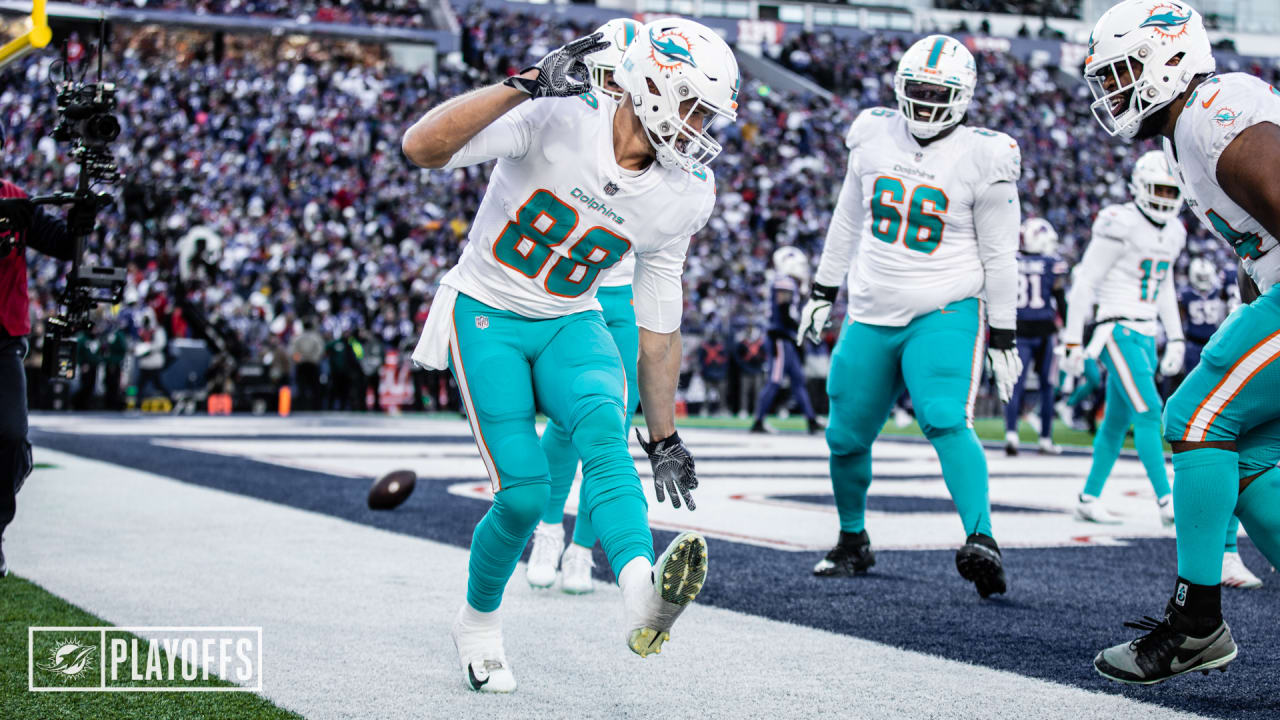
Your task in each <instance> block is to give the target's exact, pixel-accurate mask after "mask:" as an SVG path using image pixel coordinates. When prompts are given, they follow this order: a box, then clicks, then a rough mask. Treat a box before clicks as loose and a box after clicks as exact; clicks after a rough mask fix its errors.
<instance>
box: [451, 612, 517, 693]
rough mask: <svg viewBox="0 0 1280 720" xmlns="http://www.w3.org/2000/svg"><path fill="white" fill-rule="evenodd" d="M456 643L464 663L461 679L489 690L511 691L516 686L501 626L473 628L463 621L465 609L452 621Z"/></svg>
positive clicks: (495, 691) (513, 690)
mask: <svg viewBox="0 0 1280 720" xmlns="http://www.w3.org/2000/svg"><path fill="white" fill-rule="evenodd" d="M450 634H451V635H452V636H453V646H454V647H456V648H457V649H458V662H459V663H461V665H462V683H463V684H464V685H466V686H467V689H469V690H475V691H476V692H487V693H509V692H515V690H516V676H515V675H513V674H512V673H511V665H510V664H509V663H508V662H507V654H506V652H504V651H503V649H502V626H501V625H494V626H493V627H491V628H478V629H477V628H470V627H467V626H466V625H465V624H464V623H463V621H462V613H459V614H458V618H457V619H456V620H454V621H453V631H452V632H451V633H450Z"/></svg>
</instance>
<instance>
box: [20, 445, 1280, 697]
mask: <svg viewBox="0 0 1280 720" xmlns="http://www.w3.org/2000/svg"><path fill="white" fill-rule="evenodd" d="M31 436H32V437H31V439H32V442H33V443H35V444H36V445H37V446H39V447H47V448H52V449H56V450H60V451H63V452H67V453H72V454H75V455H81V456H84V457H88V458H92V459H96V460H102V461H106V462H110V463H115V464H119V465H122V466H126V467H131V468H136V469H139V470H143V471H146V472H151V473H154V474H157V475H161V476H165V477H170V478H173V479H175V480H180V481H183V482H188V483H192V484H195V485H200V486H205V487H210V488H216V489H219V490H224V491H228V492H234V493H237V494H241V495H246V496H249V497H255V498H260V499H263V500H267V501H271V502H276V503H280V504H283V505H288V506H291V507H295V508H299V509H303V510H309V511H312V512H318V513H322V514H325V515H329V516H333V517H339V518H343V519H345V520H349V521H352V522H358V523H362V524H365V525H369V526H373V527H378V528H382V529H385V530H390V531H393V532H399V533H404V534H408V535H413V536H416V537H422V538H426V539H429V540H435V541H439V542H445V543H449V544H451V545H455V546H459V547H464V548H465V547H467V546H469V544H470V541H471V532H472V529H473V528H474V526H475V524H476V522H477V521H479V519H480V517H481V516H482V515H483V514H484V512H485V510H486V509H487V508H488V504H487V503H486V502H481V501H477V500H474V499H470V498H466V497H460V496H456V495H452V494H450V493H449V492H448V491H447V487H448V486H449V485H450V484H452V483H455V482H474V481H475V478H452V479H419V482H418V486H417V489H416V490H415V492H414V494H413V495H412V496H411V497H410V498H409V500H408V501H407V502H406V503H405V504H404V505H403V506H401V507H400V508H398V509H397V510H395V511H394V512H374V511H371V510H369V509H368V508H367V507H366V505H365V494H366V491H367V486H366V485H365V484H364V483H361V482H359V481H353V480H352V479H351V478H344V477H338V476H333V475H328V474H325V473H320V472H312V471H305V470H298V469H293V468H288V467H281V466H278V465H274V464H269V463H262V462H257V461H254V460H251V459H247V458H241V457H229V456H222V455H211V454H206V453H201V452H196V451H192V450H182V449H175V448H168V447H162V446H157V445H152V444H151V443H150V441H149V440H148V439H147V438H144V437H137V436H85V435H79V436H73V435H68V434H62V433H53V432H47V431H38V430H33V431H32V433H31ZM166 439H171V438H166ZM308 439H316V436H308ZM333 439H342V440H362V441H363V440H367V439H368V438H364V437H344V436H341V435H340V434H337V433H335V435H334V436H333ZM450 439H452V438H450ZM417 441H418V442H430V441H431V438H421V439H418V440H417ZM32 480H33V481H37V482H38V481H39V479H38V476H37V477H36V478H33V479H32ZM19 502H21V497H19ZM566 518H567V520H568V522H569V523H572V522H573V518H572V516H566ZM835 534H836V530H835V527H834V525H833V527H832V540H833V541H834V540H835ZM672 537H673V534H672V533H668V532H662V531H658V532H655V540H656V541H657V543H658V544H659V546H662V545H665V544H666V543H667V542H669V541H670V539H671V538H672ZM874 539H875V538H874V532H873V534H872V540H873V542H874ZM961 540H962V538H961V536H960V529H959V527H958V525H957V538H956V542H957V545H958V544H959V542H960V541H961ZM710 542H711V546H712V547H711V554H712V575H711V581H710V582H709V583H708V585H707V587H706V589H705V590H704V591H703V592H702V594H700V595H699V596H698V602H700V603H706V604H710V605H715V606H718V607H722V608H726V609H730V610H735V611H739V612H746V613H751V614H754V615H759V616H762V617H767V618H771V619H775V620H781V621H786V622H791V623H797V624H801V625H806V626H810V627H815V628H821V629H824V630H829V631H832V632H837V633H841V634H846V635H851V636H856V637H861V638H866V639H869V640H874V641H877V642H882V643H886V644H889V645H893V646H896V647H901V648H905V649H909V650H915V651H920V652H927V653H933V654H936V655H940V656H942V657H946V658H949V659H954V660H961V661H965V662H970V663H974V664H979V665H984V666H987V667H992V668H996V669H1000V670H1006V671H1009V672H1014V673H1017V674H1020V675H1026V676H1030V677H1036V678H1041V679H1044V680H1049V681H1053V682H1060V683H1065V684H1070V685H1075V686H1078V687H1082V688H1086V689H1089V690H1095V691H1100V692H1107V693H1115V694H1123V695H1126V696H1128V697H1131V698H1133V699H1137V700H1143V701H1147V702H1153V703H1159V704H1161V705H1164V706H1167V707H1170V708H1174V709H1177V710H1184V711H1189V712H1195V713H1201V714H1204V715H1211V716H1216V717H1221V718H1248V719H1250V720H1263V719H1264V718H1265V719H1270V718H1276V717H1280V677H1278V672H1280V623H1277V622H1276V610H1277V607H1278V603H1277V600H1280V575H1276V574H1272V573H1267V572H1261V571H1264V570H1266V569H1267V564H1266V563H1265V561H1264V560H1263V559H1262V557H1261V555H1259V554H1258V553H1257V551H1256V550H1254V548H1253V546H1252V545H1251V544H1249V543H1248V542H1247V541H1243V542H1242V543H1241V548H1240V550H1241V553H1242V554H1243V555H1244V557H1245V561H1246V563H1248V564H1249V566H1250V567H1252V568H1253V569H1254V570H1255V571H1259V574H1260V575H1262V576H1263V580H1264V582H1265V583H1266V585H1264V587H1263V588H1262V589H1261V590H1255V591H1231V590H1227V591H1224V593H1223V609H1224V612H1225V613H1226V617H1227V621H1228V623H1230V624H1231V627H1232V630H1233V632H1234V634H1235V637H1236V640H1237V642H1238V643H1239V644H1240V657H1239V658H1238V659H1237V660H1236V661H1235V662H1234V663H1233V664H1232V666H1231V671H1230V672H1228V673H1226V674H1221V673H1217V672H1215V673H1213V674H1212V675H1211V676H1210V677H1203V676H1201V675H1199V674H1194V675H1191V676H1188V677H1182V678H1175V679H1173V680H1170V681H1169V682H1167V683H1165V684H1163V685H1159V686H1154V687H1150V688H1138V687H1128V686H1120V685H1117V684H1114V683H1111V682H1108V681H1106V680H1103V679H1102V678H1101V677H1099V676H1098V675H1096V674H1095V673H1094V671H1093V668H1092V666H1091V664H1090V663H1091V660H1092V658H1093V655H1094V654H1095V653H1096V652H1097V651H1098V650H1099V649H1101V648H1102V647H1103V646H1105V645H1109V644H1114V643H1117V642H1120V641H1123V640H1126V639H1132V638H1133V637H1134V631H1131V630H1128V629H1126V628H1124V627H1122V625H1121V623H1122V622H1123V621H1125V620H1136V619H1139V618H1141V617H1142V616H1143V615H1154V614H1157V613H1159V612H1160V610H1161V609H1162V608H1163V605H1164V602H1165V600H1166V599H1167V598H1168V595H1169V593H1170V592H1171V591H1172V583H1173V568H1174V566H1175V552H1174V544H1173V542H1172V541H1171V540H1141V541H1136V542H1134V543H1133V544H1131V545H1130V546H1128V547H1087V548H1062V549H1033V550H1020V549H1011V550H1006V551H1005V560H1006V566H1007V568H1008V571H1009V580H1010V592H1009V595H1008V596H1007V598H997V599H994V600H992V601H983V600H980V599H979V598H978V596H977V593H976V592H975V591H974V589H973V587H972V586H971V585H970V584H969V583H966V582H964V581H963V580H961V579H960V577H959V576H958V575H957V574H956V571H955V566H954V555H953V553H952V552H950V551H911V552H893V551H886V552H881V553H879V555H878V562H877V565H876V567H875V568H874V571H873V572H872V573H871V574H869V575H867V576H865V577H861V578H853V579H825V578H816V577H814V576H813V575H812V574H811V572H810V569H811V568H812V566H813V563H814V562H816V561H817V560H818V559H819V557H820V556H821V553H795V552H784V551H779V550H772V549H768V548H762V547H757V546H753V545H745V544H739V543H734V542H729V541H725V540H719V539H712V540H711V541H710ZM596 568H597V570H596V575H597V576H598V577H600V578H601V579H603V580H611V579H612V578H611V575H610V572H609V571H608V569H607V563H606V562H605V560H604V557H603V555H602V553H601V552H600V550H599V548H597V549H596ZM463 571H464V570H463V569H462V568H459V572H463ZM516 581H518V578H517V580H516ZM875 671H876V669H875V668H874V667H863V666H861V665H860V664H859V660H858V658H857V657H850V658H849V659H848V666H847V667H840V668H816V669H815V672H824V673H829V674H830V675H831V682H833V683H839V682H840V677H841V676H842V675H843V674H845V673H850V672H859V673H874V672H875ZM884 691H885V692H886V693H893V692H894V688H892V687H885V689H884ZM939 701H940V702H945V699H944V698H940V699H939Z"/></svg>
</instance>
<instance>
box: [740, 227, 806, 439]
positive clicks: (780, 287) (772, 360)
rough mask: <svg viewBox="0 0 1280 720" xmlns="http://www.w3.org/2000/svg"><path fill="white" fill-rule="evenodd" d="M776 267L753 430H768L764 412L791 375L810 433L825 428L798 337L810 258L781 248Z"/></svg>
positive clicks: (795, 397)
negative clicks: (806, 382)
mask: <svg viewBox="0 0 1280 720" xmlns="http://www.w3.org/2000/svg"><path fill="white" fill-rule="evenodd" d="M773 269H774V271H775V273H776V276H775V277H774V280H773V284H772V285H770V287H769V352H770V357H769V364H768V365H767V367H766V370H767V371H768V376H767V377H766V379H765V386H764V389H763V390H761V391H760V401H759V402H758V403H756V421H755V423H754V424H752V426H751V432H753V433H762V432H769V428H768V426H766V425H765V424H764V416H765V413H767V412H769V408H770V407H771V406H772V405H773V399H774V397H775V396H776V395H777V394H778V390H780V389H782V380H783V378H784V377H786V378H789V379H790V382H791V397H792V399H794V400H795V401H796V402H797V403H799V404H800V409H801V410H802V411H804V416H805V418H807V419H808V421H809V434H810V435H812V434H813V433H816V432H818V431H819V430H821V429H822V423H820V422H818V418H817V416H816V415H815V414H814V412H813V403H812V402H810V401H809V392H808V391H807V390H805V387H804V363H803V362H801V358H800V349H799V348H798V347H796V344H795V338H796V334H797V333H798V331H799V329H800V321H799V307H798V305H797V301H798V299H799V298H801V297H803V296H804V295H805V290H804V288H803V287H802V286H803V285H805V284H806V283H808V281H809V259H808V258H807V257H805V255H804V252H803V251H802V250H800V249H799V248H795V247H781V248H778V249H777V250H776V251H775V252H774V253H773Z"/></svg>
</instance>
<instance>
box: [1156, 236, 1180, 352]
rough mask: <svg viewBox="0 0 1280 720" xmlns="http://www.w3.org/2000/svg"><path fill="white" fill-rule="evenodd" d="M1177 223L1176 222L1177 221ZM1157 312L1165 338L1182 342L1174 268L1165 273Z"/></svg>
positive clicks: (1161, 282) (1161, 283)
mask: <svg viewBox="0 0 1280 720" xmlns="http://www.w3.org/2000/svg"><path fill="white" fill-rule="evenodd" d="M1175 222H1176V221H1175ZM1156 311H1157V312H1158V313H1159V314H1160V324H1161V325H1164V336H1165V337H1166V338H1168V340H1169V341H1170V342H1173V341H1176V340H1182V339H1183V336H1182V315H1180V314H1179V313H1178V291H1177V290H1176V289H1175V288H1174V285H1173V268H1172V267H1170V268H1169V272H1167V273H1165V276H1164V279H1163V280H1161V281H1160V294H1159V299H1158V300H1157V301H1156Z"/></svg>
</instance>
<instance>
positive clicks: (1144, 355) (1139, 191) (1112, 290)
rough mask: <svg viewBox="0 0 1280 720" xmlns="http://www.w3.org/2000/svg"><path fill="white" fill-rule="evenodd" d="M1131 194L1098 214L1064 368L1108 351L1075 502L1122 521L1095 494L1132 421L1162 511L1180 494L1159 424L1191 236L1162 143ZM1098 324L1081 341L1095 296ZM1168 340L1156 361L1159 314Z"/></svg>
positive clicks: (1137, 172) (1136, 171) (1072, 371)
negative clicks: (1174, 490)
mask: <svg viewBox="0 0 1280 720" xmlns="http://www.w3.org/2000/svg"><path fill="white" fill-rule="evenodd" d="M1129 190H1130V192H1131V193H1132V194H1133V202H1128V203H1125V204H1123V205H1108V206H1107V207H1104V208H1103V209H1102V210H1101V211H1100V212H1099V213H1098V217H1097V218H1096V219H1095V220H1094V223H1093V239H1092V241H1091V242H1090V243H1089V247H1088V249H1086V250H1085V253H1084V257H1082V258H1081V259H1080V263H1079V264H1078V265H1076V269H1075V274H1074V276H1073V278H1074V283H1073V285H1072V287H1071V295H1070V296H1069V298H1068V300H1069V302H1068V304H1067V329H1066V334H1065V342H1066V347H1067V354H1066V357H1065V358H1064V359H1063V363H1062V369H1063V371H1065V372H1066V373H1067V374H1068V375H1070V376H1072V377H1079V376H1080V375H1082V374H1084V364H1085V359H1086V356H1087V357H1093V358H1098V357H1101V362H1102V364H1103V365H1105V366H1106V368H1107V373H1108V374H1107V391H1106V392H1107V400H1106V402H1107V410H1106V416H1105V417H1103V420H1102V425H1101V426H1099V428H1098V433H1097V435H1096V436H1095V437H1094V440H1093V465H1092V466H1091V467H1090V469H1089V478H1088V480H1087V481H1086V482H1085V486H1084V490H1083V491H1082V492H1081V493H1080V495H1079V497H1078V498H1077V502H1076V517H1078V518H1080V519H1081V520H1087V521H1091V522H1098V523H1107V524H1115V523H1119V522H1120V518H1118V517H1116V516H1115V515H1113V514H1111V513H1110V512H1108V511H1107V509H1106V508H1105V507H1103V506H1102V503H1100V502H1099V501H1098V497H1099V496H1100V495H1101V494H1102V488H1103V486H1104V485H1105V484H1106V482H1107V476H1108V475H1110V474H1111V468H1112V467H1114V466H1115V464H1116V460H1117V459H1118V458H1119V457H1120V448H1121V447H1122V446H1123V445H1124V438H1125V435H1126V434H1127V433H1128V431H1129V426H1130V425H1132V426H1133V442H1134V445H1136V446H1137V448H1138V457H1139V459H1141V460H1142V465H1143V467H1145V468H1146V471H1147V479H1148V480H1150V481H1151V488H1152V489H1153V490H1154V491H1155V495H1156V503H1157V506H1158V507H1159V510H1160V518H1161V520H1162V521H1163V522H1164V524H1166V525H1172V524H1173V496H1172V495H1171V494H1170V490H1169V478H1168V475H1167V474H1166V472H1165V466H1164V442H1163V440H1162V436H1161V432H1160V411H1161V409H1162V407H1163V405H1162V403H1161V400H1160V392H1159V391H1158V390H1157V389H1156V371H1157V369H1158V370H1159V372H1160V374H1161V375H1164V376H1166V377H1171V376H1173V375H1177V374H1178V373H1179V372H1181V371H1182V357H1183V350H1184V343H1183V337H1182V319H1181V317H1180V316H1179V314H1178V297H1177V291H1176V290H1175V288H1174V285H1173V266H1174V264H1175V263H1176V262H1177V260H1178V256H1179V255H1181V254H1182V249H1183V247H1185V246H1186V242H1187V229H1186V228H1185V227H1183V225H1182V221H1181V220H1179V219H1178V211H1179V210H1181V209H1182V191H1181V190H1180V189H1179V188H1178V181H1177V179H1176V178H1174V177H1173V173H1172V171H1171V170H1170V169H1169V163H1168V161H1166V160H1165V157H1164V153H1162V152H1160V151H1159V150H1152V151H1151V152H1149V153H1147V154H1145V155H1143V156H1142V157H1141V158H1139V159H1138V162H1137V164H1135V165H1134V168H1133V179H1132V182H1130V184H1129ZM1095 302H1096V303H1097V305H1098V311H1097V313H1096V314H1094V317H1096V318H1097V319H1098V320H1097V323H1098V324H1097V327H1096V329H1095V330H1094V332H1093V340H1092V342H1090V343H1089V347H1088V348H1087V349H1086V348H1084V347H1082V346H1081V339H1082V338H1083V336H1084V324H1085V318H1086V317H1088V316H1089V314H1090V310H1092V308H1093V305H1094V303H1095ZM1157 318H1159V321H1160V324H1162V325H1164V332H1165V335H1166V336H1167V337H1168V344H1167V345H1166V346H1165V351H1164V357H1163V358H1162V359H1161V361H1160V362H1159V367H1158V368H1157V363H1156V330H1157V326H1156V320H1157Z"/></svg>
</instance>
